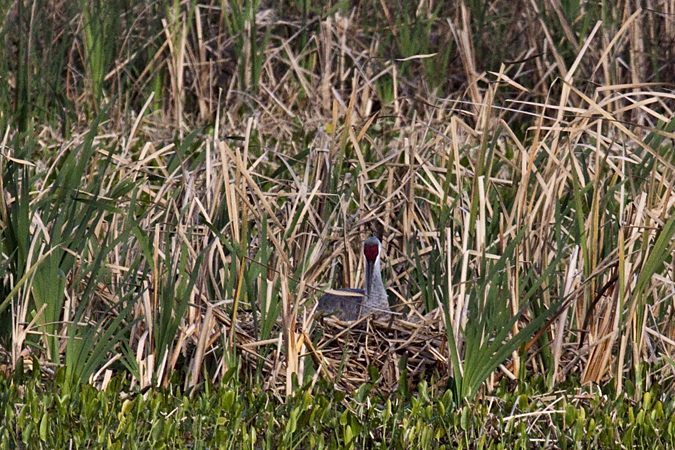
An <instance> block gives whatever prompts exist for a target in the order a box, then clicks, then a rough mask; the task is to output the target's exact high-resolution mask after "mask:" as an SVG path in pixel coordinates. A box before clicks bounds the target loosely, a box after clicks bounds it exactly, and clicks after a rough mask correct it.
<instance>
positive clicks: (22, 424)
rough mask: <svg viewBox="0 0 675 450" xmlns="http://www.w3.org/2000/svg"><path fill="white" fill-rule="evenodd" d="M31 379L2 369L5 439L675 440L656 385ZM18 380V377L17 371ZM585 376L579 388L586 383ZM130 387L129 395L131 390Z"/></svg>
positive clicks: (214, 442) (136, 442)
mask: <svg viewBox="0 0 675 450" xmlns="http://www.w3.org/2000/svg"><path fill="white" fill-rule="evenodd" d="M34 369H35V370H32V371H29V372H28V373H27V374H26V375H25V376H26V377H27V379H25V380H23V381H22V383H21V384H20V385H19V384H17V383H16V382H12V381H13V380H11V379H8V378H7V377H5V376H2V375H0V392H2V396H1V397H0V411H1V412H2V421H0V442H2V444H3V447H4V448H25V449H33V448H44V447H47V448H70V447H71V446H72V448H98V447H105V448H112V449H115V448H179V447H183V448H184V447H189V448H214V447H219V448H220V447H224V448H233V449H235V448H236V449H239V448H241V449H253V448H258V449H275V448H318V449H321V448H354V449H365V448H395V449H406V448H429V449H432V448H439V449H440V448H476V449H478V448H483V449H504V448H518V449H520V448H522V449H526V448H532V447H547V448H548V447H552V448H577V447H578V446H582V447H590V446H596V447H599V448H603V449H614V448H616V449H619V448H626V447H629V448H645V449H646V448H654V449H657V448H672V445H673V444H675V436H674V435H673V433H672V431H673V430H674V429H675V417H674V415H673V412H675V411H674V408H675V405H674V404H673V402H672V400H668V398H669V395H668V392H666V391H664V390H663V388H662V387H661V386H660V385H658V384H654V385H652V386H651V387H650V389H649V390H647V391H646V392H645V394H644V395H643V396H642V398H641V399H640V400H638V401H637V402H635V401H632V400H630V399H628V398H626V397H621V398H619V399H616V400H612V395H611V393H610V392H608V391H604V390H591V391H588V390H585V389H580V388H579V387H578V384H576V383H569V384H568V386H567V388H566V389H565V390H561V391H557V392H555V393H554V394H555V395H552V393H550V392H542V391H541V390H540V389H541V388H542V387H544V386H545V382H544V380H543V379H541V378H539V380H538V379H535V380H532V381H533V382H532V383H526V382H521V383H519V384H518V386H517V387H516V388H515V389H513V387H512V386H510V385H509V384H508V383H505V382H504V383H501V385H500V386H499V387H498V388H497V390H496V391H495V392H494V393H493V395H491V396H486V397H482V398H479V399H477V400H476V401H475V403H472V404H466V403H464V404H460V405H457V404H456V403H455V402H454V401H453V399H452V395H450V392H446V394H443V395H439V392H430V391H429V389H428V387H427V385H426V383H422V384H420V385H419V386H418V391H417V392H416V395H415V396H413V397H411V398H410V399H408V400H406V399H405V398H402V397H400V396H393V397H391V398H383V397H379V396H377V395H374V396H370V397H369V398H368V399H367V401H366V400H365V399H364V401H358V400H357V399H351V400H348V399H347V398H346V397H345V395H344V394H342V393H341V392H338V391H335V390H334V388H332V387H331V386H330V385H329V384H327V383H319V384H317V385H316V386H314V388H313V390H312V391H311V392H308V391H306V390H304V389H302V390H300V391H299V392H298V394H296V395H294V396H292V397H289V398H287V399H286V400H283V399H281V398H280V397H279V396H278V395H276V394H274V393H273V392H269V391H264V390H261V389H260V387H259V386H257V387H253V389H252V387H251V386H245V385H243V384H242V383H241V382H240V381H239V380H237V379H236V376H231V377H229V378H228V380H226V381H224V382H221V383H219V385H218V386H213V385H210V384H206V385H203V386H202V387H201V388H198V389H197V390H196V391H194V392H192V393H186V392H181V390H180V389H179V388H177V387H172V388H169V389H155V388H153V389H150V390H148V391H147V392H145V393H140V392H138V387H137V386H136V387H135V388H132V387H131V386H130V385H129V383H128V381H125V380H124V377H115V378H113V379H112V380H111V382H110V383H109V384H108V386H107V388H106V389H104V390H98V389H96V388H94V387H93V386H91V385H90V384H87V383H80V382H77V381H76V380H74V379H69V378H68V377H67V375H66V372H65V370H63V369H59V370H57V371H56V373H55V375H54V378H53V379H43V377H42V375H41V371H40V370H38V366H37V364H36V365H35V366H34ZM14 381H16V380H14ZM575 384H576V386H575ZM120 394H122V395H120Z"/></svg>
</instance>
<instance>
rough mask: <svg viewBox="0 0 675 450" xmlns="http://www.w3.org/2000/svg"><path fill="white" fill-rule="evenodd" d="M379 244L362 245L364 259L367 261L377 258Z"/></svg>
mask: <svg viewBox="0 0 675 450" xmlns="http://www.w3.org/2000/svg"><path fill="white" fill-rule="evenodd" d="M378 247H379V246H378V245H364V246H363V254H364V255H366V259H367V260H368V261H375V258H377V254H378V252H379V248H378Z"/></svg>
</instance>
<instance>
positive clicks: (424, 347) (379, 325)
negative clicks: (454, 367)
mask: <svg viewBox="0 0 675 450" xmlns="http://www.w3.org/2000/svg"><path fill="white" fill-rule="evenodd" d="M446 341H447V339H446V337H445V330H444V328H443V320H442V318H441V316H440V310H435V311H433V312H432V313H430V314H428V315H427V316H425V317H423V318H420V320H417V321H415V322H413V321H408V320H403V319H399V318H394V317H392V318H390V319H370V318H365V319H361V320H360V321H357V322H351V323H350V322H341V321H339V320H337V319H332V318H326V319H325V320H324V321H323V336H322V339H321V341H320V345H319V346H318V348H317V351H318V352H320V355H321V356H322V357H323V361H324V362H325V364H324V365H323V369H324V370H325V371H326V375H327V376H328V377H330V378H331V380H333V381H334V382H336V384H337V386H338V387H339V388H340V389H343V390H345V391H348V392H349V391H353V390H355V389H357V388H358V387H359V386H361V385H362V384H364V383H366V382H368V381H372V380H371V376H372V375H373V374H371V372H370V370H369V369H370V368H375V369H377V374H379V378H378V379H377V380H376V382H377V383H376V384H377V386H378V388H379V389H381V390H383V391H385V392H388V393H390V392H393V391H395V390H396V389H398V383H399V380H402V379H403V378H402V377H401V375H402V372H403V370H405V372H406V374H405V375H406V378H405V379H407V381H408V383H410V384H412V385H416V384H417V381H419V380H420V379H424V378H428V376H429V375H430V374H431V373H433V372H436V371H437V372H438V373H440V374H446V373H447V358H446V357H445V356H444V354H445V353H446V350H445V346H446ZM443 378H445V377H443Z"/></svg>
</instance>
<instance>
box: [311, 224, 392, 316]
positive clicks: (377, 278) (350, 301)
mask: <svg viewBox="0 0 675 450" xmlns="http://www.w3.org/2000/svg"><path fill="white" fill-rule="evenodd" d="M380 251H382V244H381V243H380V240H379V239H378V238H376V237H375V236H371V237H369V238H368V239H366V240H365V241H363V254H364V255H365V256H366V288H365V289H338V290H339V291H343V292H350V293H352V294H351V295H350V294H345V295H336V294H324V295H322V296H321V298H320V299H319V307H318V309H319V310H323V311H324V312H325V313H327V314H330V313H333V312H335V313H336V314H335V315H336V316H337V318H339V319H340V320H357V319H359V318H360V317H363V316H365V315H366V314H370V313H371V312H375V313H378V312H383V313H386V312H387V311H389V301H388V300H387V291H385V289H384V284H383V283H382V273H381V269H380Z"/></svg>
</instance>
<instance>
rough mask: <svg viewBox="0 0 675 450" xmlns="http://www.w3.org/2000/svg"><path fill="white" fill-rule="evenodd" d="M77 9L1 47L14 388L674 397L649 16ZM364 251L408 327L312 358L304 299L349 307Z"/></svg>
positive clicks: (660, 112) (463, 8)
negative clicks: (238, 384)
mask: <svg viewBox="0 0 675 450" xmlns="http://www.w3.org/2000/svg"><path fill="white" fill-rule="evenodd" d="M79 5H80V9H79V10H78V9H76V7H75V6H72V4H69V6H67V5H66V4H60V3H56V4H53V5H52V6H53V9H51V10H45V11H44V12H40V13H39V14H38V13H37V12H36V11H37V8H35V10H34V11H29V10H28V9H27V7H26V5H25V4H23V3H22V2H19V3H18V4H16V5H14V6H10V7H6V8H5V10H4V11H3V12H4V14H5V15H6V16H8V17H9V16H12V15H16V16H17V17H18V19H19V23H21V24H24V25H28V26H27V27H25V29H26V30H28V31H27V32H26V33H23V34H22V33H20V32H19V30H20V28H18V27H16V26H15V25H12V23H10V22H8V23H7V25H6V26H5V27H4V28H3V29H2V30H0V35H2V36H3V39H4V40H5V42H8V43H10V44H12V45H5V46H3V47H1V48H0V52H3V53H2V58H0V60H2V62H0V76H2V77H6V78H7V79H8V80H13V83H7V84H5V85H4V86H2V87H0V104H1V105H2V106H3V109H2V110H3V111H12V113H11V115H9V114H7V116H6V117H0V123H1V124H2V125H3V126H4V129H6V130H7V138H6V139H5V140H4V141H3V144H2V156H1V157H0V158H2V159H1V164H0V166H1V167H2V180H3V186H2V189H3V193H4V197H3V199H2V205H1V206H2V208H0V211H1V212H2V221H3V223H2V225H3V226H2V230H3V231H2V233H3V238H2V239H3V240H2V245H3V252H2V255H3V256H2V258H3V260H2V261H1V262H0V267H2V269H3V270H4V272H3V276H2V289H3V299H2V302H1V303H0V305H1V306H0V314H3V320H4V321H5V323H7V322H9V323H10V324H11V327H9V328H3V331H2V336H1V339H2V340H1V342H6V343H7V344H5V345H7V346H8V347H10V346H11V351H8V353H11V358H10V359H11V361H10V362H11V365H12V367H18V364H22V363H23V362H24V360H25V361H26V362H28V361H29V360H30V358H29V357H30V356H33V355H34V356H36V357H37V358H38V359H39V360H41V361H44V362H47V361H49V362H50V363H51V364H62V363H64V364H66V366H67V367H69V368H71V369H70V370H71V373H72V374H73V375H76V376H77V377H80V378H83V379H91V380H92V381H94V382H96V383H99V384H100V385H105V384H106V383H107V380H109V379H110V376H111V374H112V373H113V372H114V371H115V370H127V371H129V373H130V374H131V376H132V377H133V380H134V383H138V384H139V385H140V386H141V387H147V386H149V385H152V384H162V383H163V384H167V383H169V382H170V380H176V379H177V378H180V379H181V381H182V382H183V383H184V384H185V385H186V386H187V387H190V386H194V385H195V384H196V383H199V382H201V380H203V379H204V378H209V379H212V380H218V379H222V378H223V377H225V376H226V375H227V374H228V373H231V372H229V371H230V370H231V369H232V368H233V367H236V368H237V369H238V370H240V371H241V373H242V374H243V376H246V377H250V379H255V380H257V381H258V382H260V383H261V384H262V385H263V386H264V387H265V388H267V389H270V390H277V389H279V390H282V391H284V392H285V394H286V395H289V396H290V395H292V394H293V392H294V391H295V390H297V389H298V387H299V386H309V387H310V388H311V386H312V385H313V383H316V382H317V380H318V379H319V378H320V377H323V376H326V377H328V378H330V379H332V380H334V381H336V382H338V383H342V384H341V386H342V387H343V388H351V387H355V386H357V385H359V384H362V383H364V382H372V383H380V384H382V385H384V384H386V383H387V382H388V381H389V382H390V383H389V385H388V387H390V388H392V391H394V390H395V389H393V386H394V384H395V383H398V382H399V381H402V382H403V383H402V384H400V385H398V386H397V388H398V389H399V392H404V391H405V389H407V387H405V388H404V387H403V385H405V383H404V382H405V381H406V380H419V379H420V378H421V377H425V376H427V375H428V373H426V372H425V373H422V372H423V369H420V367H425V369H424V370H428V371H430V372H433V371H435V374H436V376H437V379H438V380H443V382H450V381H449V374H452V379H453V380H452V382H450V384H452V383H454V386H455V393H456V397H457V399H459V398H461V397H469V398H471V397H473V396H475V395H476V394H477V393H478V392H479V391H480V386H482V385H483V383H484V381H486V380H487V381H488V389H490V388H491V387H494V386H495V384H496V383H495V382H496V379H497V378H498V377H500V376H506V377H508V378H510V379H512V380H518V379H527V378H528V377H530V376H532V375H533V374H536V373H547V374H553V375H551V376H549V379H548V382H549V385H553V384H555V383H556V382H561V381H564V380H566V379H568V378H569V377H570V376H577V375H578V374H580V376H581V378H582V379H583V381H585V382H595V383H605V382H607V381H608V380H610V379H614V381H613V382H614V383H615V386H616V392H618V393H620V392H621V391H622V386H623V385H624V379H625V378H627V379H628V381H630V383H631V384H632V385H636V386H642V385H643V383H641V382H640V380H639V378H641V377H644V376H647V377H654V378H657V377H661V378H660V379H661V380H664V379H670V378H669V377H671V375H670V374H669V373H668V374H665V373H664V372H660V373H658V374H657V373H656V372H651V371H647V372H645V369H644V368H643V367H650V366H644V364H646V363H647V362H652V363H653V362H654V361H666V360H665V359H664V357H663V356H662V354H665V355H666V357H667V355H668V352H670V351H671V348H670V347H671V342H672V338H673V337H674V336H673V332H674V331H673V329H672V327H671V326H670V325H669V320H668V319H669V314H670V310H671V309H672V305H671V304H670V302H671V298H670V297H669V296H668V295H669V293H668V292H669V289H670V286H671V285H672V276H673V274H672V249H673V233H675V231H674V230H675V228H674V226H673V220H672V217H673V216H672V210H673V201H674V200H673V198H674V197H673V195H672V194H673V191H672V190H673V183H672V182H671V181H670V180H672V179H673V175H674V174H673V162H672V161H673V157H672V155H673V144H672V137H673V134H672V131H673V129H674V127H675V122H673V120H672V118H671V116H672V114H671V111H672V109H673V108H672V96H671V95H670V94H669V93H668V92H667V91H666V90H665V89H664V88H663V86H661V85H655V84H651V82H652V81H655V80H657V79H658V80H661V81H667V80H666V79H667V78H668V75H667V74H666V73H665V72H664V71H660V73H659V72H658V71H657V73H653V72H649V71H647V70H646V69H645V65H643V64H641V61H643V62H644V61H645V57H646V55H647V53H646V52H645V48H650V49H651V50H650V53H649V57H650V58H649V60H650V61H651V64H652V67H654V66H659V67H660V66H661V65H662V64H664V63H667V61H669V59H668V58H669V56H668V52H667V48H666V46H665V45H663V44H662V43H663V42H667V41H668V39H670V38H672V36H670V35H669V34H668V33H670V28H669V27H667V26H665V25H666V24H665V22H664V20H665V19H664V17H663V16H660V15H658V14H654V12H653V11H641V10H635V11H628V10H627V11H625V12H627V13H630V14H624V11H623V10H621V11H619V10H618V9H616V7H612V6H611V5H607V4H604V3H603V4H600V3H595V2H591V3H587V4H584V5H581V4H574V3H569V2H568V3H566V4H565V5H564V7H561V8H557V7H551V6H550V5H549V2H532V3H531V4H530V5H528V6H527V7H522V8H519V7H518V6H517V5H516V4H515V3H512V4H502V3H500V2H488V3H485V2H462V3H460V4H458V5H454V4H451V3H449V2H437V3H433V4H432V2H429V3H425V2H423V3H421V4H419V3H415V4H412V3H406V2H404V3H403V4H402V9H395V8H390V9H388V7H387V5H385V4H384V3H382V2H377V3H371V2H364V3H363V4H360V5H357V6H356V7H355V8H353V9H349V8H348V5H346V4H344V3H338V4H335V5H328V6H326V7H322V6H321V5H318V4H313V3H311V2H304V3H303V4H302V5H295V9H293V8H290V9H289V11H294V10H297V11H300V12H299V13H298V14H299V15H298V17H295V16H292V17H290V18H289V17H286V16H285V15H284V14H286V13H288V14H290V13H289V11H280V10H276V9H273V8H272V9H263V7H264V6H265V5H263V6H261V5H260V4H259V3H258V2H255V1H247V2H238V1H237V2H213V3H208V2H207V3H197V2H188V3H180V2H175V3H173V4H172V5H170V6H169V7H168V8H167V9H164V10H161V9H158V8H155V7H151V8H144V7H143V5H142V4H140V3H139V4H134V5H130V7H129V8H128V9H123V8H122V7H121V6H119V5H118V4H117V3H114V2H113V3H111V4H109V5H105V6H104V5H99V3H96V2H93V3H92V2H82V3H79ZM115 5H118V6H115ZM368 5H370V6H368ZM663 5H664V3H659V6H660V7H663ZM97 7H101V8H104V9H106V8H113V10H114V11H116V12H117V16H118V17H115V18H114V19H113V18H108V16H110V15H109V14H108V15H106V17H101V15H97V14H92V12H91V11H92V10H91V9H89V8H94V9H93V10H96V8H97ZM114 8H117V9H114ZM598 15H600V16H602V17H603V19H604V20H603V21H602V22H600V21H599V20H598ZM64 17H68V18H69V20H68V21H64V20H63V18H64ZM279 17H286V19H284V20H275V19H276V18H279ZM36 20H37V21H39V23H38V24H37V25H40V26H36V22H35V21H36ZM74 24H75V25H77V24H80V25H81V26H79V27H78V26H75V27H74ZM148 24H151V25H152V26H147V25H148ZM71 27H74V28H71ZM49 29H53V30H55V33H54V36H52V35H50V34H48V33H47V31H45V30H49ZM75 30H79V32H76V31H75ZM97 30H98V31H97ZM109 30H118V31H117V32H116V33H115V36H111V35H109V34H108V32H109ZM49 39H51V41H49ZM48 41H49V43H50V44H52V45H53V46H54V47H55V48H57V49H59V50H58V51H59V52H61V53H58V52H57V54H56V55H52V54H51V53H50V52H47V51H43V50H39V51H38V50H35V49H36V48H37V46H36V43H41V44H46V43H47V42H48ZM507 44H508V45H507ZM40 48H41V49H44V48H45V47H44V46H42V47H40ZM65 59H67V60H68V61H69V63H68V64H65V63H64V62H63V61H64V60H65ZM38 67H46V68H48V70H47V71H45V72H43V71H40V70H37V68H38ZM647 67H648V66H647ZM0 84H3V83H0ZM47 86H49V87H50V89H52V90H51V91H50V90H49V89H47V88H46V87H47ZM90 88H91V90H90ZM49 92H53V94H49ZM45 93H47V94H45ZM55 99H56V100H55ZM59 99H60V100H59ZM81 99H87V100H88V101H80V100H81ZM107 100H110V102H111V104H110V106H109V109H106V107H104V106H105V105H107V103H104V101H107ZM152 102H157V103H153V106H154V107H153V108H148V106H149V105H150V104H151V103H152ZM56 104H59V105H61V106H59V107H56V106H55V105H56ZM63 105H67V107H65V109H64V108H63V107H62V106H63ZM87 105H89V106H87ZM97 110H101V111H106V112H105V114H92V111H97ZM55 124H58V125H59V126H60V128H61V130H62V131H59V130H58V129H57V128H59V127H54V125H55ZM84 125H86V126H87V127H88V130H86V129H85V127H84ZM198 125H205V127H204V128H199V127H198ZM189 130H197V131H193V132H191V133H188V131H189ZM71 132H72V137H71V138H66V137H67V136H68V134H69V133H71ZM370 234H377V235H379V236H380V237H381V238H382V241H383V244H384V259H383V270H384V276H385V278H386V279H387V280H388V288H389V295H390V302H391V306H392V310H393V312H394V313H395V314H394V316H393V317H392V319H391V321H390V323H389V324H388V325H382V324H381V325H380V326H375V327H374V328H372V329H369V330H370V331H372V333H373V336H377V337H376V338H372V339H371V338H370V337H369V336H370V335H369V334H368V333H362V332H360V331H359V328H358V326H354V327H353V328H349V329H348V330H347V331H344V330H343V331H338V332H336V333H334V335H333V336H329V334H330V333H331V332H330V328H328V327H326V326H325V324H323V325H322V324H321V322H320V321H318V320H317V318H316V316H315V315H314V314H313V305H314V303H315V300H316V298H317V296H318V295H319V293H320V292H321V291H323V290H325V289H327V288H331V287H333V288H334V287H341V286H343V285H350V286H355V285H357V284H358V282H359V280H360V279H361V277H362V274H363V271H364V267H363V261H362V260H361V258H360V252H359V245H360V241H361V240H362V239H363V238H365V237H366V236H368V235H370ZM340 269H341V271H340ZM340 272H341V273H342V277H341V278H342V279H341V280H339V281H336V280H335V278H337V277H334V276H331V274H336V273H340ZM371 326H372V324H371ZM406 333H407V334H406ZM401 335H405V336H406V339H404V341H405V342H407V344H406V345H405V346H404V345H403V344H401V343H400V342H398V341H397V339H399V337H400V336H401ZM408 339H409V340H408ZM350 348H354V349H355V350H354V351H353V352H352V351H349V349H350ZM345 349H347V350H345ZM361 349H363V351H361ZM369 352H370V353H369ZM335 355H340V356H339V357H336V356H335ZM420 355H422V356H420ZM108 357H109V358H110V360H109V361H107V363H106V358H108ZM118 360H119V364H117V365H115V366H114V367H113V365H114V363H115V362H116V361H118ZM414 361H418V362H419V364H418V363H417V362H414ZM108 363H109V364H108ZM368 365H373V366H377V371H378V372H377V376H371V375H374V374H375V372H373V373H372V374H369V373H368V372H367V370H362V368H363V367H364V366H365V367H367V366H368ZM357 367H360V368H361V369H359V370H356V368H357ZM495 370H497V371H498V372H495ZM406 377H409V378H406ZM393 380H394V381H393ZM439 383H440V381H439ZM406 386H407V385H406ZM408 392H409V391H408ZM633 393H634V394H635V395H636V396H637V395H639V394H640V392H639V388H638V391H637V392H635V391H633Z"/></svg>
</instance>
